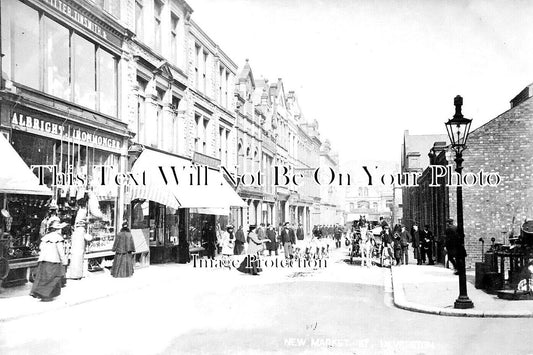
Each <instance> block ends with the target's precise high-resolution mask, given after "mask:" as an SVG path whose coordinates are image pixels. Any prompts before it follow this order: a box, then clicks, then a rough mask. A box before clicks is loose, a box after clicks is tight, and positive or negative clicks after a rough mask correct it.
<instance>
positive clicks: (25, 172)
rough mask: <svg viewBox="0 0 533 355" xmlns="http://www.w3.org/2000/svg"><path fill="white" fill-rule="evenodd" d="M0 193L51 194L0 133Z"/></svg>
mask: <svg viewBox="0 0 533 355" xmlns="http://www.w3.org/2000/svg"><path fill="white" fill-rule="evenodd" d="M0 157H2V158H1V159H0V162H1V164H2V167H0V193H6V194H26V195H44V196H50V195H52V190H50V189H49V188H48V187H47V186H46V185H40V184H39V179H38V178H37V176H36V175H34V174H33V173H32V171H31V170H30V168H29V167H28V165H26V163H25V162H24V160H22V158H21V157H20V155H19V154H18V153H17V152H16V151H15V149H14V148H13V146H11V144H10V143H9V141H8V140H7V139H6V138H5V137H4V135H3V134H1V133H0Z"/></svg>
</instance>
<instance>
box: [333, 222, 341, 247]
mask: <svg viewBox="0 0 533 355" xmlns="http://www.w3.org/2000/svg"><path fill="white" fill-rule="evenodd" d="M341 237H342V229H341V227H340V226H338V225H337V226H335V247H336V248H337V249H338V248H340V247H341V245H342V243H341Z"/></svg>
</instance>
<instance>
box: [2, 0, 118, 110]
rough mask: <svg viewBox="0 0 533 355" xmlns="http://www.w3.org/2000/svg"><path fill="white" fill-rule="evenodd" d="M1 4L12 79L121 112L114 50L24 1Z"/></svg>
mask: <svg viewBox="0 0 533 355" xmlns="http://www.w3.org/2000/svg"><path fill="white" fill-rule="evenodd" d="M1 6H2V29H1V30H2V49H3V52H4V54H5V56H4V58H3V64H5V65H4V72H5V73H6V77H7V78H9V79H11V80H13V81H15V82H16V83H18V84H22V85H26V86H29V87H32V88H34V89H37V90H40V91H43V92H46V93H48V94H50V95H53V96H56V97H58V98H60V99H64V100H69V101H73V102H75V103H77V104H79V105H81V106H84V107H87V108H90V109H93V110H99V111H101V112H102V113H105V114H108V115H112V116H116V114H117V106H118V105H117V100H118V98H117V80H118V78H117V70H118V69H117V59H116V58H115V57H114V56H113V55H112V54H111V53H108V52H106V51H104V50H103V49H102V48H99V47H97V46H96V45H95V44H94V43H92V42H90V41H88V40H86V39H85V38H84V37H82V36H80V35H78V34H77V33H76V32H74V31H73V30H69V29H68V28H66V27H64V26H62V25H61V24H60V23H58V22H55V21H53V20H52V19H50V18H49V17H47V16H45V15H41V16H39V13H38V12H37V11H35V10H33V9H32V8H30V7H29V6H26V5H24V4H23V3H22V2H20V1H4V2H2V3H1ZM21 16H23V18H24V21H19V18H20V17H21ZM39 21H42V23H40V22H39ZM41 78H43V79H42V80H41ZM99 81H101V84H100V83H99Z"/></svg>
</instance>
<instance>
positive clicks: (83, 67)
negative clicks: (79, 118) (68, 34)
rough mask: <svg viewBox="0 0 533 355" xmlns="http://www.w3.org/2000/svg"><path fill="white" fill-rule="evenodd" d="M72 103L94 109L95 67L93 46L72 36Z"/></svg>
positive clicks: (76, 36)
mask: <svg viewBox="0 0 533 355" xmlns="http://www.w3.org/2000/svg"><path fill="white" fill-rule="evenodd" d="M72 44H73V53H74V70H73V71H74V81H73V82H74V102H76V103H78V104H80V105H82V106H85V107H88V108H91V109H96V80H95V78H96V65H95V60H96V59H95V48H94V44H92V43H91V42H89V41H87V40H86V39H84V38H82V37H81V36H79V35H77V34H74V35H73V36H72Z"/></svg>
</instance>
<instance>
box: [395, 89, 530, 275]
mask: <svg viewBox="0 0 533 355" xmlns="http://www.w3.org/2000/svg"><path fill="white" fill-rule="evenodd" d="M532 90H533V85H529V86H528V87H526V88H525V89H524V90H523V91H521V92H520V93H519V94H518V95H517V96H516V97H515V98H514V99H512V100H511V108H510V109H509V110H508V111H506V112H504V113H502V114H501V115H499V116H498V117H496V118H494V119H492V120H490V121H489V122H487V123H485V124H484V125H482V126H481V127H478V128H477V129H475V130H474V131H472V132H471V133H470V135H469V138H468V142H467V145H468V148H467V149H466V150H465V151H464V153H463V158H464V163H463V167H464V169H463V176H465V174H469V173H471V174H476V175H478V174H479V171H480V170H482V171H483V172H484V176H485V179H484V181H483V186H480V185H479V183H477V184H475V185H472V186H463V209H464V232H465V247H466V251H467V253H468V257H467V266H469V267H472V266H473V264H474V263H475V262H478V261H481V244H480V242H479V238H483V239H484V240H485V243H490V239H491V238H492V237H494V238H495V239H496V242H497V243H508V238H509V235H510V233H514V234H515V235H516V234H518V233H519V232H520V226H521V224H522V223H523V222H524V220H525V219H526V218H532V216H533V179H532V176H533V142H532V140H531V137H532V136H533V99H532V98H531V96H532V94H533V91H532ZM474 122H475V121H474ZM443 129H444V127H443ZM428 153H430V154H432V155H433V157H432V164H434V165H448V164H454V162H453V158H454V155H453V154H452V153H450V152H447V151H446V150H445V149H444V147H443V146H442V144H440V145H439V144H437V145H435V146H434V149H433V151H429V152H428ZM489 173H497V174H498V175H499V176H500V178H501V182H500V184H499V185H497V186H489V185H488V184H487V181H486V177H487V174H489ZM478 176H479V175H478ZM429 179H430V169H429V168H426V169H425V170H424V172H423V174H422V177H421V178H420V180H419V185H420V186H419V187H415V188H409V189H405V190H407V191H404V206H405V200H406V199H407V200H409V203H410V204H411V206H412V207H413V208H412V210H413V211H414V210H416V211H415V212H413V213H415V215H416V219H417V221H418V222H419V223H420V224H426V223H427V224H430V225H431V228H432V229H433V230H435V231H436V235H437V237H442V236H443V233H444V225H443V223H444V221H445V219H446V218H447V217H448V216H449V217H451V218H453V219H456V212H457V204H456V189H455V187H453V186H452V187H446V186H444V181H440V184H439V185H440V186H439V187H429V186H428V183H429ZM469 181H470V182H473V180H472V178H470V180H469ZM491 181H492V182H493V183H494V182H495V181H496V180H495V179H494V178H492V179H491ZM406 212H407V211H406V210H405V209H404V214H405V213H406Z"/></svg>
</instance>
